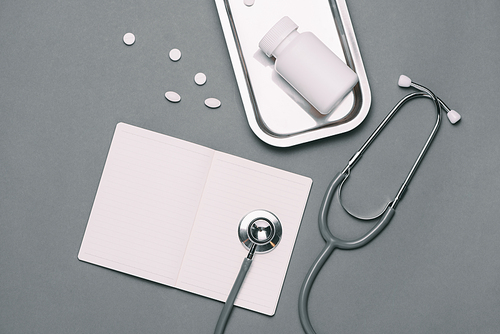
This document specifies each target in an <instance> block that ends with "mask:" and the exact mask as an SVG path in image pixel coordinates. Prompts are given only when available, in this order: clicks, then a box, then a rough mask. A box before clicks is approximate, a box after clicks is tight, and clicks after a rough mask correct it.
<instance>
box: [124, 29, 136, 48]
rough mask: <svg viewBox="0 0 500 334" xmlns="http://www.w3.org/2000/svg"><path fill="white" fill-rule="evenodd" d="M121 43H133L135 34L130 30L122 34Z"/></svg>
mask: <svg viewBox="0 0 500 334" xmlns="http://www.w3.org/2000/svg"><path fill="white" fill-rule="evenodd" d="M123 43H125V44H127V45H132V44H134V43H135V36H134V34H132V33H131V32H128V33H126V34H125V35H123Z"/></svg>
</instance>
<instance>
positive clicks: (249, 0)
mask: <svg viewBox="0 0 500 334" xmlns="http://www.w3.org/2000/svg"><path fill="white" fill-rule="evenodd" d="M243 3H244V4H245V6H247V7H250V6H253V4H254V3H255V0H243Z"/></svg>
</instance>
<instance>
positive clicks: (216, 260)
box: [78, 123, 312, 315]
mask: <svg viewBox="0 0 500 334" xmlns="http://www.w3.org/2000/svg"><path fill="white" fill-rule="evenodd" d="M311 184H312V181H311V179H310V178H306V177H304V176H300V175H296V174H293V173H290V172H286V171H283V170H279V169H276V168H273V167H269V166H265V165H262V164H259V163H256V162H253V161H249V160H246V159H242V158H239V157H236V156H233V155H229V154H225V153H222V152H218V151H215V150H213V149H210V148H207V147H203V146H200V145H197V144H193V143H189V142H186V141H183V140H179V139H176V138H173V137H170V136H166V135H163V134H159V133H155V132H152V131H148V130H145V129H141V128H138V127H135V126H132V125H128V124H124V123H119V124H118V125H117V127H116V130H115V134H114V137H113V140H112V143H111V147H110V149H109V153H108V157H107V160H106V164H105V166H104V171H103V173H102V177H101V181H100V183H99V188H98V190H97V194H96V197H95V201H94V204H93V207H92V211H91V214H90V218H89V221H88V224H87V228H86V230H85V235H84V237H83V241H82V244H81V248H80V252H79V254H78V258H79V259H80V260H82V261H86V262H90V263H93V264H96V265H100V266H103V267H106V268H110V269H114V270H117V271H120V272H123V273H127V274H130V275H134V276H137V277H141V278H144V279H147V280H151V281H154V282H158V283H161V284H165V285H168V286H171V287H175V288H178V289H182V290H186V291H189V292H192V293H195V294H199V295H202V296H206V297H209V298H213V299H216V300H220V301H225V300H226V298H227V296H228V294H229V291H230V289H231V286H232V284H233V282H234V280H235V278H236V276H237V274H238V271H239V269H240V265H241V262H242V261H243V258H244V257H245V256H246V255H247V253H248V251H247V250H246V249H245V248H244V247H243V246H242V245H241V243H240V241H239V239H238V235H237V231H238V224H239V221H240V220H241V218H243V216H244V215H246V214H247V213H248V212H250V211H253V210H256V209H265V210H269V211H271V212H273V213H274V214H275V215H276V216H277V217H278V218H279V219H280V221H281V223H282V225H283V238H282V240H281V243H280V244H279V245H278V247H276V249H275V250H273V251H272V252H270V253H267V254H256V255H255V257H254V261H253V264H252V267H251V268H250V271H249V272H248V275H247V277H246V279H245V282H244V284H243V286H242V288H241V290H240V293H239V295H238V298H237V299H236V303H235V305H237V306H240V307H243V308H247V309H250V310H253V311H256V312H260V313H264V314H267V315H273V314H274V313H275V311H276V307H277V304H278V299H279V296H280V293H281V289H282V286H283V282H284V279H285V274H286V271H287V268H288V264H289V262H290V257H291V254H292V250H293V246H294V243H295V239H296V237H297V233H298V230H299V226H300V222H301V220H302V215H303V212H304V209H305V205H306V202H307V198H308V196H309V191H310V188H311Z"/></svg>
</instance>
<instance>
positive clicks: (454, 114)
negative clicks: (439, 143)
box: [446, 109, 462, 124]
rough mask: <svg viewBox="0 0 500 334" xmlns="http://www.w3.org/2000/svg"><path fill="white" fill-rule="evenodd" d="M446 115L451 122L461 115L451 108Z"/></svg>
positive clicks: (454, 121)
mask: <svg viewBox="0 0 500 334" xmlns="http://www.w3.org/2000/svg"><path fill="white" fill-rule="evenodd" d="M446 116H448V120H449V121H450V123H451V124H455V123H457V122H458V121H459V120H460V119H461V118H462V116H460V114H459V113H457V112H456V111H455V110H453V109H452V110H450V111H448V113H447V114H446Z"/></svg>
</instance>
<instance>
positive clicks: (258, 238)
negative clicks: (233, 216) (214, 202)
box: [214, 210, 283, 334]
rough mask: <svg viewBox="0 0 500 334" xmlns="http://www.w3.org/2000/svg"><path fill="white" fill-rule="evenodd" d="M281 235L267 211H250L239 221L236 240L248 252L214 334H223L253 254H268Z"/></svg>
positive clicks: (276, 222)
mask: <svg viewBox="0 0 500 334" xmlns="http://www.w3.org/2000/svg"><path fill="white" fill-rule="evenodd" d="M282 235H283V228H282V227H281V223H280V221H279V219H278V217H276V216H275V215H274V214H273V213H271V212H269V211H267V210H255V211H252V212H250V213H248V214H246V215H245V216H244V217H243V219H241V221H240V224H239V226H238V238H239V239H240V242H241V244H242V245H243V246H244V247H245V248H246V249H248V250H249V251H248V255H247V257H246V258H244V259H243V263H242V264H241V268H240V271H239V273H238V276H237V277H236V280H235V281H234V283H233V287H232V288H231V292H229V296H228V297H227V300H226V303H225V304H224V307H223V308H222V311H221V313H220V316H219V320H218V321H217V325H216V327H215V332H214V333H215V334H221V333H224V329H225V328H226V325H227V321H228V320H229V316H230V315H231V311H232V310H233V306H234V301H235V300H236V296H237V295H238V292H239V291H240V288H241V285H242V284H243V281H244V280H245V277H246V275H247V272H248V269H250V265H251V264H252V260H253V257H254V254H255V253H268V252H270V251H272V250H273V249H275V248H276V246H278V244H279V242H280V240H281V237H282Z"/></svg>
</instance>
